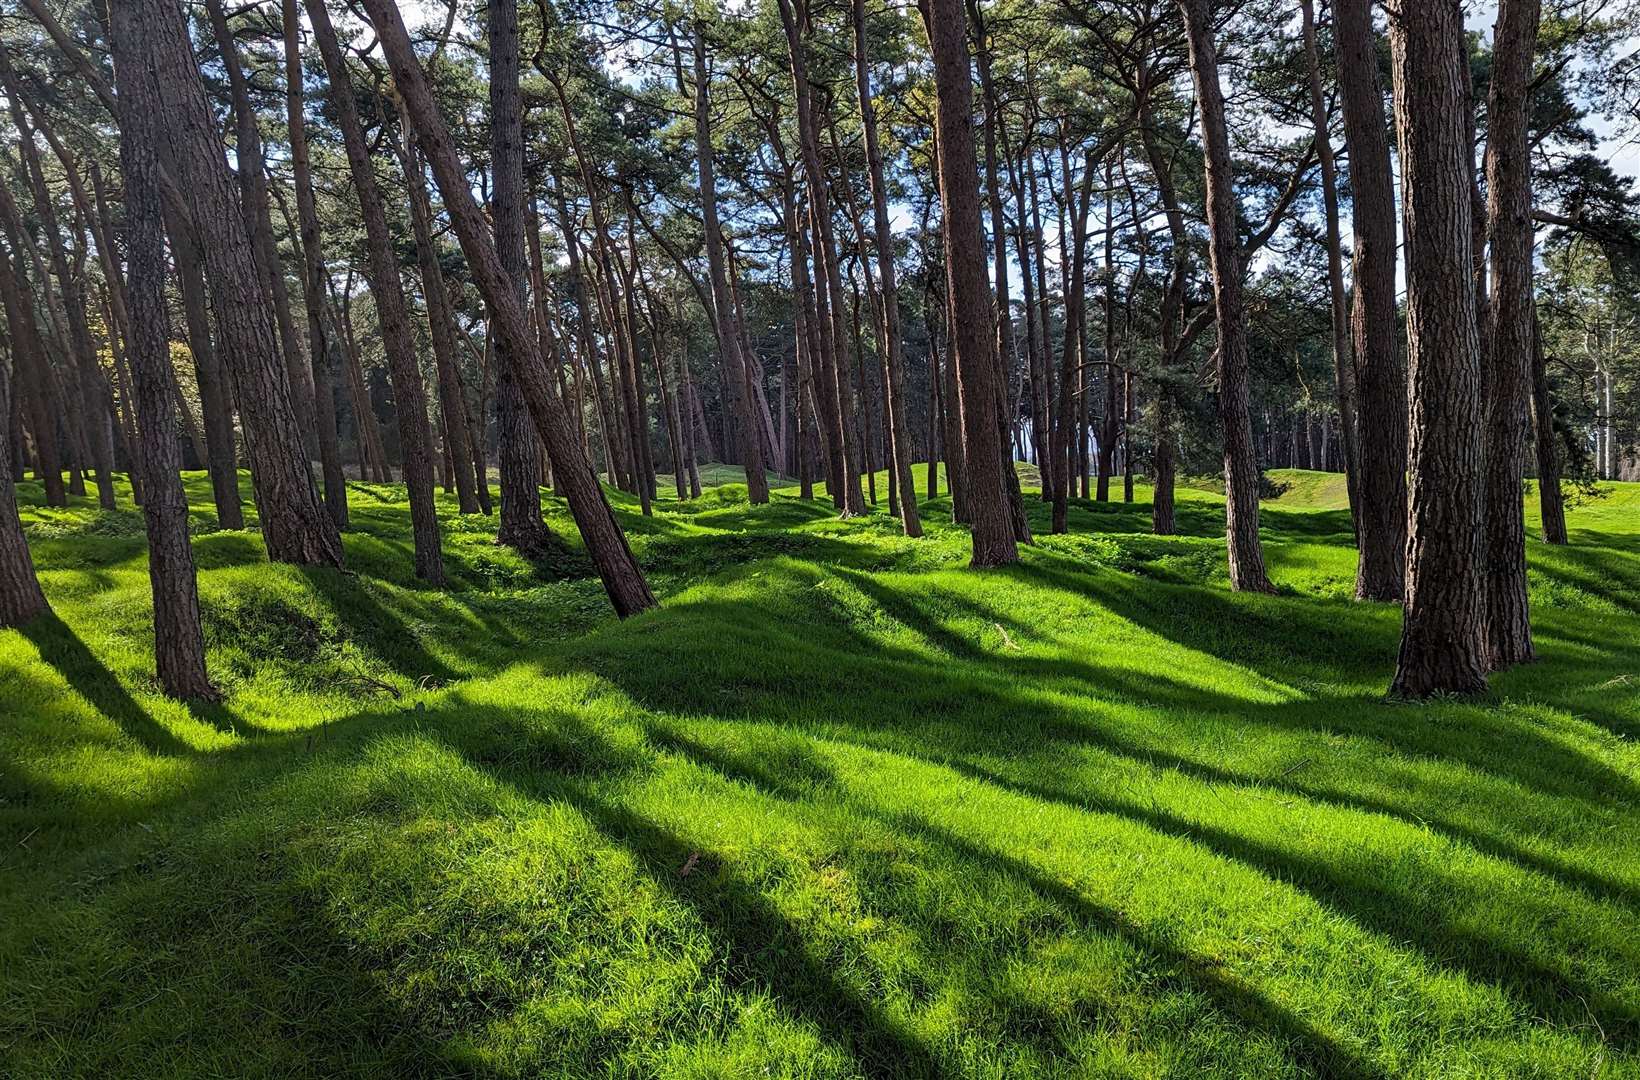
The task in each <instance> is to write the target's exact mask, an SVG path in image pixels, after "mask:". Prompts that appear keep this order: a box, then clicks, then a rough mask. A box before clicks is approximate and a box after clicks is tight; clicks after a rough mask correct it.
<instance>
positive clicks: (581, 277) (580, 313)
mask: <svg viewBox="0 0 1640 1080" xmlns="http://www.w3.org/2000/svg"><path fill="white" fill-rule="evenodd" d="M555 202H556V206H557V210H558V227H559V232H561V233H562V234H563V237H564V248H565V251H566V252H567V254H568V256H569V280H570V288H571V290H572V291H573V292H574V293H575V314H576V319H575V332H576V336H577V339H578V340H579V341H580V343H581V355H582V356H584V357H585V358H586V365H587V367H588V369H589V370H590V372H591V375H592V383H593V386H592V393H593V397H594V399H595V400H594V403H593V405H594V411H595V413H596V415H597V417H598V435H599V442H600V444H601V445H602V447H603V452H604V471H605V472H607V473H608V474H609V478H610V482H611V483H615V482H616V475H617V473H618V471H619V470H618V469H617V467H616V465H617V463H616V458H615V447H614V445H613V444H612V443H611V442H610V438H611V434H612V432H613V431H614V420H613V419H612V417H611V415H610V408H609V398H608V395H606V394H605V393H604V377H603V372H602V370H601V369H600V367H599V364H598V345H597V341H596V336H595V335H594V333H593V329H592V321H593V317H592V312H593V306H592V296H591V292H590V290H589V289H588V288H587V279H586V274H585V272H584V271H583V269H582V266H581V243H580V241H579V239H577V237H576V235H575V222H574V219H573V218H571V217H570V212H569V202H568V200H567V199H566V198H565V196H564V184H563V181H562V180H560V181H559V182H558V183H557V184H556V185H555ZM707 314H708V315H710V314H711V312H710V311H708V312H707ZM589 460H590V457H589Z"/></svg>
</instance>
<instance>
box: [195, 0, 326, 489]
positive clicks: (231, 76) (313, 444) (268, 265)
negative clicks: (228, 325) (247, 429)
mask: <svg viewBox="0 0 1640 1080" xmlns="http://www.w3.org/2000/svg"><path fill="white" fill-rule="evenodd" d="M206 9H207V11H208V12H209V14H210V19H211V29H212V32H213V33H214V34H215V36H216V42H217V48H218V49H219V50H220V52H221V54H222V66H223V68H224V70H225V71H226V72H227V75H228V86H229V90H230V92H231V93H232V96H233V112H234V128H235V131H236V133H237V135H236V139H237V141H236V144H235V146H234V158H235V162H236V165H237V171H238V175H239V187H240V190H241V191H242V192H243V198H242V200H241V205H242V207H243V210H244V214H245V224H246V228H247V229H249V231H250V236H251V248H252V251H253V252H254V253H255V256H256V261H257V266H258V268H259V269H260V270H261V272H262V283H263V288H264V289H266V291H267V296H268V300H269V301H270V302H271V303H272V305H273V315H274V325H275V326H276V327H277V329H278V331H279V348H280V351H281V353H282V354H283V356H284V358H285V371H286V373H287V377H288V378H289V381H290V399H291V405H292V406H293V407H294V408H295V409H296V420H297V424H298V425H299V426H300V428H301V431H302V437H303V440H304V443H303V445H304V447H305V450H306V452H307V454H308V456H309V458H311V457H312V455H313V453H314V452H316V451H317V450H318V449H319V443H318V433H317V431H316V429H315V424H314V417H315V415H316V412H315V405H314V393H313V385H312V381H311V379H312V375H311V372H310V370H309V367H308V365H307V363H306V362H305V361H304V360H303V359H302V348H301V345H300V339H299V338H298V336H297V333H296V323H295V321H294V320H293V319H292V318H291V314H290V290H289V289H287V288H286V287H285V270H284V267H283V266H281V265H280V262H279V249H278V247H277V246H276V245H275V244H274V239H273V211H272V207H271V205H270V204H269V202H268V179H267V176H266V175H265V169H266V168H267V165H266V162H265V160H264V158H263V155H262V135H261V131H260V129H259V128H258V125H257V121H256V109H255V107H254V106H253V105H252V104H251V100H250V89H249V86H248V85H247V83H246V81H245V75H244V71H243V69H242V68H241V66H240V63H239V50H238V46H237V45H236V44H235V42H234V38H233V34H232V32H231V31H230V30H229V28H228V20H227V17H226V16H225V15H224V13H223V10H222V0H206Z"/></svg>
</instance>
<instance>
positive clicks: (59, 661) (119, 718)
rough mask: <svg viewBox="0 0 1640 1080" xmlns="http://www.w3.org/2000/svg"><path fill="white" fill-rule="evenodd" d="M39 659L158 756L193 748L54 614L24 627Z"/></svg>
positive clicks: (22, 630)
mask: <svg viewBox="0 0 1640 1080" xmlns="http://www.w3.org/2000/svg"><path fill="white" fill-rule="evenodd" d="M21 632H22V634H23V636H24V637H26V638H27V639H28V640H29V641H31V642H33V643H34V647H35V649H36V650H37V651H38V652H39V654H40V659H41V660H43V661H44V662H45V663H46V664H47V665H49V666H50V667H51V668H52V669H53V670H54V671H56V672H57V674H58V675H60V676H62V678H63V681H65V682H66V683H68V685H69V686H70V687H72V688H73V689H74V690H75V691H76V692H77V693H79V694H80V695H81V696H83V697H84V698H85V699H86V700H87V701H89V702H90V703H91V704H92V706H94V707H95V708H96V709H97V711H98V712H100V713H102V714H103V715H104V716H106V717H108V719H110V720H112V721H113V722H114V723H115V724H117V725H118V726H119V728H120V730H121V731H123V732H125V733H126V734H127V735H129V736H130V737H131V738H133V739H135V740H136V741H137V742H138V743H140V744H142V746H144V747H145V748H147V749H148V750H149V751H151V752H152V753H155V754H165V755H171V756H175V755H180V754H187V753H191V752H192V748H191V747H189V746H188V744H187V743H185V742H183V741H182V740H181V739H179V738H177V737H176V736H175V735H173V734H171V732H170V731H169V730H167V729H166V727H165V726H164V725H163V724H161V723H160V722H159V721H157V720H155V719H154V718H153V717H152V716H150V715H148V710H147V709H144V708H143V707H142V705H141V704H139V703H138V702H137V700H136V699H135V698H133V697H132V696H131V695H130V693H129V692H127V691H126V689H125V687H123V686H121V685H120V681H119V679H118V678H117V677H116V676H115V675H114V673H113V672H112V671H109V670H108V668H107V667H106V666H105V665H104V664H103V662H102V661H101V660H99V659H97V656H96V654H95V653H93V652H92V651H91V650H90V649H89V648H87V647H86V644H85V642H84V641H81V640H80V636H79V635H78V634H76V633H75V632H74V630H73V629H72V628H71V627H70V626H69V625H68V624H67V623H65V622H63V621H62V619H60V618H58V617H57V616H56V615H55V614H52V613H49V612H48V613H47V614H44V615H41V616H39V617H37V618H35V619H33V620H32V621H30V622H28V623H26V624H24V625H23V626H22V627H21Z"/></svg>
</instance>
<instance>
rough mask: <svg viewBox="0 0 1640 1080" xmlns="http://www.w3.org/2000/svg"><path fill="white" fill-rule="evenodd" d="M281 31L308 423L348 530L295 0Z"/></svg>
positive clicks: (288, 2) (333, 511)
mask: <svg viewBox="0 0 1640 1080" xmlns="http://www.w3.org/2000/svg"><path fill="white" fill-rule="evenodd" d="M282 3H283V7H282V8H281V9H280V10H281V17H282V18H283V20H284V31H285V124H286V127H287V128H288V129H289V131H290V160H291V170H292V172H293V173H294V174H295V183H296V217H297V222H298V226H299V228H300V230H301V234H302V236H301V240H302V302H303V306H305V307H306V308H307V322H308V361H309V366H310V367H311V368H312V380H313V420H314V425H315V427H316V428H317V431H318V436H319V463H320V468H321V470H322V472H323V474H324V481H325V506H326V507H327V508H328V509H329V510H330V516H331V518H332V519H333V520H334V521H335V522H336V527H337V528H339V529H345V528H347V477H346V476H345V475H344V474H343V473H342V447H341V440H340V438H339V437H338V436H337V433H336V365H335V363H334V359H335V356H336V352H337V350H336V348H335V343H334V342H332V341H331V340H330V338H329V335H328V334H327V333H326V325H325V305H326V301H327V299H328V298H327V297H326V296H325V255H324V249H323V247H322V246H321V245H322V241H321V238H320V233H319V212H318V209H317V207H316V205H315V203H314V198H313V169H312V167H311V165H310V164H309V162H308V144H307V128H306V124H305V122H304V120H303V115H302V100H303V95H302V46H301V36H300V27H299V26H298V20H297V16H296V0H282Z"/></svg>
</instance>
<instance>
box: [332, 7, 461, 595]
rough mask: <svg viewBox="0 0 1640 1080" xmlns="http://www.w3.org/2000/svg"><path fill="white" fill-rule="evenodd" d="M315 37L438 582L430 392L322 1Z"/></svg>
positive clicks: (423, 539) (421, 551) (415, 526)
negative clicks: (339, 133) (361, 221)
mask: <svg viewBox="0 0 1640 1080" xmlns="http://www.w3.org/2000/svg"><path fill="white" fill-rule="evenodd" d="M308 16H309V18H310V19H311V20H312V22H313V36H314V38H315V39H316V40H317V41H318V43H319V52H320V53H321V55H322V56H323V57H324V64H325V70H326V71H327V72H328V73H329V75H330V100H331V104H332V106H333V107H334V108H335V110H336V119H337V125H338V126H339V127H340V128H341V130H342V141H343V143H344V144H345V147H346V150H347V163H348V169H349V171H350V172H351V173H352V175H353V188H354V190H355V191H356V192H357V193H358V196H359V213H360V217H362V218H363V219H364V231H365V250H366V253H367V254H368V256H369V267H370V285H371V294H372V295H373V296H374V297H375V300H376V315H377V321H378V323H379V324H380V327H381V333H382V345H383V348H384V349H385V351H386V353H387V373H388V377H389V378H390V379H391V380H392V383H393V402H394V405H395V410H394V411H395V412H397V413H398V422H399V450H400V453H401V454H402V455H403V465H404V469H403V471H404V486H405V489H406V491H407V493H408V494H409V497H410V529H411V533H412V535H413V539H414V545H415V563H416V576H417V577H419V578H421V579H422V580H423V581H426V582H429V583H431V584H434V585H442V584H443V583H444V554H443V552H442V550H441V549H440V542H439V524H438V511H437V508H436V506H435V504H434V501H433V458H432V453H433V445H432V444H433V434H432V431H431V429H430V428H429V425H428V422H427V390H426V388H425V387H424V386H423V385H422V381H421V368H420V366H419V365H418V363H417V360H416V340H415V337H414V335H413V334H412V333H411V331H410V316H409V313H408V311H406V309H405V302H404V283H403V280H402V279H401V278H400V277H399V263H398V257H397V255H396V254H395V253H394V250H393V236H392V234H391V233H390V232H389V231H388V227H387V210H386V205H385V203H384V202H383V201H382V193H381V188H380V187H379V186H378V185H377V183H376V173H375V167H374V165H373V164H372V162H371V156H370V147H369V145H368V144H367V143H366V142H365V138H364V127H363V126H362V125H361V123H360V122H359V110H358V105H357V103H356V102H355V100H354V97H353V83H352V77H351V75H350V74H349V73H348V69H347V61H346V59H345V58H344V57H343V55H342V50H341V47H340V46H339V45H338V44H337V42H336V34H335V31H334V30H333V29H332V28H331V24H330V13H329V12H328V11H327V10H326V9H325V6H324V0H308Z"/></svg>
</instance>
